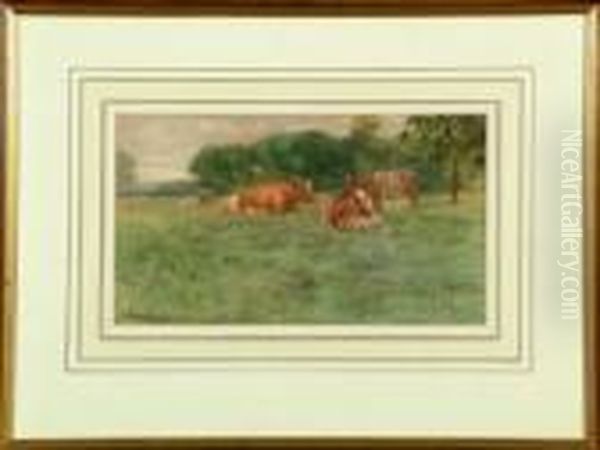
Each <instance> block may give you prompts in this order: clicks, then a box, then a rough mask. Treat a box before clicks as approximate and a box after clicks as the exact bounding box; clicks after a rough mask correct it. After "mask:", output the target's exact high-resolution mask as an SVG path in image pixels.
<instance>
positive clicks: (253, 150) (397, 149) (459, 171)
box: [190, 115, 485, 198]
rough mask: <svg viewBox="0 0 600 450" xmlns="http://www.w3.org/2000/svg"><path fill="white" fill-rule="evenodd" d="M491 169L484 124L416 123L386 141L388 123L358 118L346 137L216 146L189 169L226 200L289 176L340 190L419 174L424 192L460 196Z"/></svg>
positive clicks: (315, 134) (282, 137)
mask: <svg viewBox="0 0 600 450" xmlns="http://www.w3.org/2000/svg"><path fill="white" fill-rule="evenodd" d="M484 163H485V117H484V116H475V115H462V116H460V115H435V116H412V117H410V118H409V119H408V121H407V126H406V128H405V130H403V132H402V133H399V134H397V135H396V136H391V137H390V136H382V132H381V120H380V118H378V117H377V116H373V115H363V116H357V117H356V118H355V119H354V122H353V124H352V128H351V130H350V132H349V133H348V135H347V136H342V137H336V136H332V135H330V134H327V133H325V132H322V131H316V130H310V131H303V132H297V133H281V134H276V135H272V136H269V137H267V138H265V139H263V140H261V141H258V142H254V143H250V144H248V145H241V144H226V145H210V146H205V147H203V148H201V149H200V150H199V152H198V153H197V154H196V156H195V158H194V159H193V161H192V163H191V165H190V171H191V172H192V173H193V174H194V175H195V177H196V179H197V180H198V183H199V185H200V187H202V188H204V189H208V190H209V191H212V192H214V193H216V194H225V193H228V192H232V191H234V190H236V189H238V188H239V187H241V186H245V185H247V184H249V183H252V182H256V181H260V180H270V179H280V178H289V177H302V178H305V179H310V180H312V181H313V183H314V185H315V188H316V189H318V190H335V189H339V187H340V186H342V185H343V183H344V179H345V176H346V174H348V173H355V172H370V171H374V170H391V169H399V168H404V169H412V170H415V171H416V172H418V173H419V176H420V181H421V187H422V189H423V190H436V189H440V188H442V187H444V188H446V187H448V186H449V187H450V189H451V191H452V193H453V196H456V198H458V190H460V189H462V187H463V186H464V185H466V180H467V179H474V178H477V176H478V175H480V174H481V172H482V168H483V166H484Z"/></svg>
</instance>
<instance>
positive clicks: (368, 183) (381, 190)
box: [346, 169, 420, 211]
mask: <svg viewBox="0 0 600 450" xmlns="http://www.w3.org/2000/svg"><path fill="white" fill-rule="evenodd" d="M346 185H352V186H356V187H360V188H362V189H364V190H365V191H366V192H367V193H368V194H369V195H370V196H371V198H372V199H373V202H374V204H375V207H376V209H377V210H378V211H382V210H383V203H384V200H385V199H393V198H400V199H404V200H407V201H408V202H409V203H410V205H411V206H417V205H418V203H419V194H420V188H419V176H418V174H417V173H416V172H413V171H412V170H407V169H399V170H378V171H374V172H368V173H361V174H353V175H348V176H347V177H346Z"/></svg>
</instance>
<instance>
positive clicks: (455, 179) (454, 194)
mask: <svg viewBox="0 0 600 450" xmlns="http://www.w3.org/2000/svg"><path fill="white" fill-rule="evenodd" d="M459 191H460V173H459V171H458V157H457V156H456V155H453V157H452V162H451V168H450V198H451V199H452V203H453V204H457V203H458V192H459Z"/></svg>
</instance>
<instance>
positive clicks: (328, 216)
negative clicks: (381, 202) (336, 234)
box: [324, 186, 381, 230]
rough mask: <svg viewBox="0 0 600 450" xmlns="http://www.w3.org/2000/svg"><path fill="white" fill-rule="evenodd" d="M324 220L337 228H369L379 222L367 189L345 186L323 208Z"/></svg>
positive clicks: (379, 219)
mask: <svg viewBox="0 0 600 450" xmlns="http://www.w3.org/2000/svg"><path fill="white" fill-rule="evenodd" d="M324 216H325V220H326V221H327V223H328V224H329V225H331V226H332V227H333V228H335V229H337V230H360V229H366V228H371V227H373V226H375V225H378V224H379V223H380V222H381V218H380V216H379V214H378V212H377V210H376V208H375V204H374V202H373V199H372V198H371V196H370V195H369V193H368V192H367V191H365V190H364V189H362V188H360V187H356V186H347V187H346V188H345V189H344V191H343V192H342V193H341V194H340V195H339V196H338V197H336V198H335V199H333V200H332V201H331V202H330V203H329V204H328V205H326V207H325V210H324Z"/></svg>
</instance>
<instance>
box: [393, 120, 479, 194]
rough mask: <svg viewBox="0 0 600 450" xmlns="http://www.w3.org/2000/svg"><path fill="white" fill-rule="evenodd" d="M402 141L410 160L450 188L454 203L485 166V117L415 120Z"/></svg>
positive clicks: (402, 137)
mask: <svg viewBox="0 0 600 450" xmlns="http://www.w3.org/2000/svg"><path fill="white" fill-rule="evenodd" d="M400 139H401V141H402V146H403V149H404V152H405V154H406V156H407V158H408V159H410V160H412V161H413V162H414V163H415V165H416V166H418V167H419V168H420V170H419V171H420V172H421V174H422V175H425V174H429V175H436V177H435V178H437V179H438V181H441V182H442V183H443V184H444V185H446V186H448V188H449V191H450V195H451V198H452V200H453V202H457V201H458V195H459V192H460V191H461V190H462V189H463V188H465V187H467V185H468V181H467V180H475V179H477V177H478V176H480V175H481V172H482V171H483V168H484V166H485V139H486V133H485V116H482V115H433V116H412V117H410V118H409V119H408V122H407V126H406V129H405V130H404V132H403V133H402V136H401V137H400Z"/></svg>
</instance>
